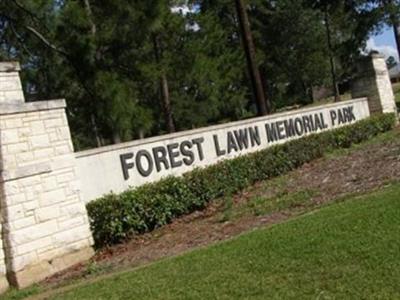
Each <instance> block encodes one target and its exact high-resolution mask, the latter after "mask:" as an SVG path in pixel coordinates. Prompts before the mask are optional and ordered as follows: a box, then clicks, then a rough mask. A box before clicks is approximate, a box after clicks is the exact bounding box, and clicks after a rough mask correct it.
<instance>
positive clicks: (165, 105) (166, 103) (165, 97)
mask: <svg viewBox="0 0 400 300" xmlns="http://www.w3.org/2000/svg"><path fill="white" fill-rule="evenodd" d="M153 44H154V54H155V58H156V62H157V64H159V63H160V61H161V53H160V46H159V43H158V39H157V36H156V35H153ZM160 91H161V107H162V110H163V114H164V120H165V125H166V127H167V131H168V132H169V133H173V132H175V131H176V129H175V124H174V118H173V115H172V108H171V98H170V94H169V86H168V78H167V75H166V74H165V72H164V71H162V72H161V75H160Z"/></svg>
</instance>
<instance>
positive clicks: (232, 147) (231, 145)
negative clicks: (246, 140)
mask: <svg viewBox="0 0 400 300" xmlns="http://www.w3.org/2000/svg"><path fill="white" fill-rule="evenodd" d="M233 150H235V151H236V152H237V151H239V147H238V145H236V141H235V137H234V136H233V134H232V132H230V131H228V153H231V152H232V151H233Z"/></svg>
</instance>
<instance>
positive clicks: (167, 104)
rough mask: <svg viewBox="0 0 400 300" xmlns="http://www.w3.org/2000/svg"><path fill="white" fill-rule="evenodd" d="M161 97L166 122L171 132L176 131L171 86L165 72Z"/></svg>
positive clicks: (161, 81)
mask: <svg viewBox="0 0 400 300" xmlns="http://www.w3.org/2000/svg"><path fill="white" fill-rule="evenodd" d="M160 85H161V95H162V96H161V97H162V104H163V111H164V118H165V124H166V125H167V130H168V132H169V133H173V132H175V131H176V130H175V124H174V119H173V116H172V109H171V98H170V96H169V87H168V79H167V76H166V75H165V74H164V73H163V74H162V75H161V78H160Z"/></svg>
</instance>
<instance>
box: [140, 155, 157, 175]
mask: <svg viewBox="0 0 400 300" xmlns="http://www.w3.org/2000/svg"><path fill="white" fill-rule="evenodd" d="M142 157H144V158H145V159H146V160H147V169H146V168H145V167H144V166H143V162H142ZM136 168H137V169H138V171H139V173H140V175H142V176H143V177H148V176H150V174H151V173H152V172H153V168H154V166H153V160H152V158H151V155H150V153H149V152H147V151H146V150H140V151H139V152H138V153H137V154H136Z"/></svg>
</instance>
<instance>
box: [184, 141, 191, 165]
mask: <svg viewBox="0 0 400 300" xmlns="http://www.w3.org/2000/svg"><path fill="white" fill-rule="evenodd" d="M192 147H193V144H192V143H191V142H189V141H183V142H182V143H181V153H182V155H183V156H184V158H183V159H182V161H183V163H184V164H185V165H187V166H191V165H192V164H193V163H194V154H193V152H192V151H190V149H192Z"/></svg>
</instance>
